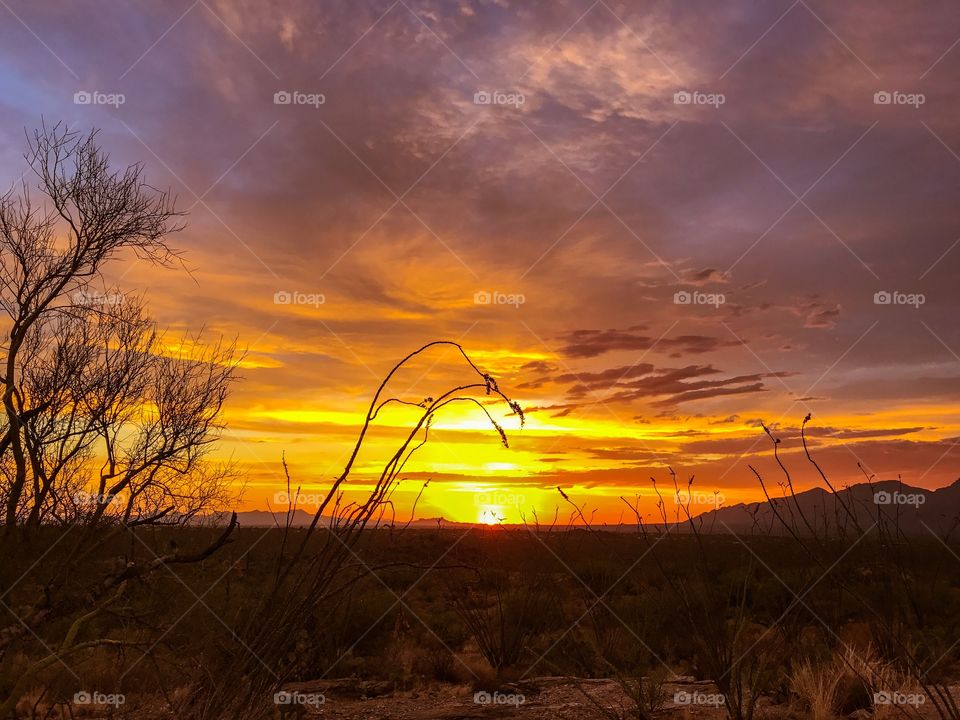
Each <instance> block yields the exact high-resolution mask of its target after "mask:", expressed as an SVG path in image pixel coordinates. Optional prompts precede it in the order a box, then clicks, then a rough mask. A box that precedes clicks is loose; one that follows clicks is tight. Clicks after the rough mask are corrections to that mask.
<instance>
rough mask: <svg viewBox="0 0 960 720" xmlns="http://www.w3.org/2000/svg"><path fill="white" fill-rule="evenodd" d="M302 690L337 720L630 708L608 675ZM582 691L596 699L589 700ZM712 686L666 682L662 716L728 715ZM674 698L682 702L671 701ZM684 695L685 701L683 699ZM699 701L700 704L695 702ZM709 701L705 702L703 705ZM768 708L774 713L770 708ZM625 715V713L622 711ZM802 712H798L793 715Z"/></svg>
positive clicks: (569, 718) (592, 713)
mask: <svg viewBox="0 0 960 720" xmlns="http://www.w3.org/2000/svg"><path fill="white" fill-rule="evenodd" d="M296 689H297V691H299V692H303V693H314V694H322V695H323V698H324V702H323V703H322V704H315V705H314V706H312V707H310V708H309V711H308V712H307V713H306V715H305V716H304V717H323V718H337V719H338V720H382V719H386V718H390V719H391V720H393V719H395V720H455V719H458V718H525V719H527V720H547V719H548V718H549V719H550V720H554V719H556V720H580V719H582V718H603V717H604V714H603V713H602V712H601V710H600V709H599V708H598V707H597V705H596V704H594V702H595V703H597V704H599V705H601V706H603V707H604V708H608V709H610V710H614V711H620V712H623V711H625V710H626V708H628V707H629V704H628V702H627V700H626V698H625V697H624V695H623V692H622V691H621V689H620V687H619V686H618V685H617V684H616V682H614V681H612V680H578V681H572V680H570V679H569V678H535V679H532V680H528V681H525V682H522V683H518V684H516V685H509V686H505V687H503V688H501V690H500V691H499V693H498V694H497V696H496V697H493V696H492V695H489V696H488V695H482V694H481V695H478V696H477V698H476V701H475V698H474V692H473V691H472V690H471V688H470V687H468V686H465V685H462V686H453V685H447V686H438V687H436V688H434V689H430V690H421V691H414V692H399V693H391V694H389V695H387V694H384V695H380V694H379V693H380V692H385V691H386V688H385V687H384V686H383V685H382V684H378V683H360V684H358V683H351V681H349V680H334V681H329V682H321V683H306V684H302V685H298V686H296ZM584 693H588V694H589V695H590V696H591V697H592V698H593V700H594V702H591V701H590V700H589V699H588V698H587V697H585V695H584ZM715 693H716V690H715V688H714V687H713V686H712V685H710V684H708V683H697V682H692V681H690V682H677V683H667V684H666V685H665V686H664V696H665V697H666V702H665V703H664V705H663V710H662V712H661V713H660V715H661V716H662V717H663V718H678V719H680V718H683V719H687V720H694V719H696V718H703V719H704V720H706V719H710V720H712V719H713V718H722V717H726V713H725V712H724V710H723V708H722V707H717V706H716V705H715V704H714V705H713V706H710V705H709V703H710V702H714V703H715ZM675 698H676V699H677V700H679V701H680V702H675V701H674V700H675ZM684 700H687V701H688V702H684ZM697 703H699V704H697ZM704 703H707V704H704ZM771 711H772V712H771ZM623 716H624V717H629V715H627V714H626V713H624V715H623ZM766 716H767V717H775V718H787V717H791V715H790V714H789V713H788V712H784V711H783V710H780V709H779V708H768V712H767V713H766ZM793 717H800V716H793Z"/></svg>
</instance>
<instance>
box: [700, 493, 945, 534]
mask: <svg viewBox="0 0 960 720" xmlns="http://www.w3.org/2000/svg"><path fill="white" fill-rule="evenodd" d="M778 514H779V518H778V517H777V515H778ZM694 522H695V523H696V524H697V526H698V528H702V529H703V530H705V531H707V532H730V531H732V532H736V533H741V532H750V531H751V530H760V531H764V532H772V533H775V534H780V533H785V532H787V531H786V529H785V528H784V524H787V525H789V526H790V527H791V528H793V530H794V531H795V532H797V533H800V534H810V530H811V528H814V529H815V530H816V531H817V532H823V531H824V530H825V529H826V530H831V531H835V530H836V529H837V527H838V526H841V527H842V526H844V525H845V526H846V527H847V528H848V529H849V530H851V531H855V530H856V527H857V526H859V527H860V529H862V530H867V529H868V528H869V527H871V526H872V525H873V524H874V523H879V522H884V523H888V524H897V525H899V528H900V530H902V531H903V532H904V533H909V534H916V533H921V532H928V531H931V530H932V531H935V532H945V531H947V530H949V529H950V528H952V527H953V526H954V525H956V524H957V523H958V522H960V480H957V481H956V482H954V483H953V484H952V485H948V486H947V487H943V488H939V489H937V490H925V489H923V488H917V487H911V486H909V485H905V484H903V483H901V482H900V481H899V480H884V481H879V482H873V483H860V484H857V485H851V486H850V487H846V488H842V489H839V488H838V491H837V493H836V495H834V494H833V493H832V492H830V491H829V490H827V489H825V488H820V487H817V488H813V489H811V490H805V491H803V492H798V493H797V494H796V496H794V497H790V496H789V495H788V496H787V497H777V498H771V501H770V502H766V501H763V502H755V503H740V504H738V505H731V506H730V507H720V508H718V509H716V510H711V511H709V512H706V513H703V514H701V515H699V516H697V517H695V518H694ZM682 524H683V523H681V525H682ZM808 525H809V527H808Z"/></svg>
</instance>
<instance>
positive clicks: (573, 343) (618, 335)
mask: <svg viewBox="0 0 960 720" xmlns="http://www.w3.org/2000/svg"><path fill="white" fill-rule="evenodd" d="M642 329H643V328H637V329H634V328H628V329H627V330H573V331H571V332H569V333H567V334H565V335H564V336H563V337H562V338H561V339H562V341H563V343H564V345H563V347H562V348H561V352H563V354H564V355H567V356H568V357H572V358H593V357H597V356H598V355H603V354H605V353H608V352H616V351H647V350H651V349H652V348H654V347H657V348H661V349H662V350H663V351H665V352H669V353H670V355H671V357H681V356H682V355H702V354H704V353H708V352H711V351H713V350H717V349H719V348H724V347H733V346H736V345H739V344H740V342H739V341H737V340H729V339H721V338H717V337H713V336H710V335H677V336H674V337H668V338H656V337H652V336H650V335H645V334H641V333H640V332H638V331H639V330H642Z"/></svg>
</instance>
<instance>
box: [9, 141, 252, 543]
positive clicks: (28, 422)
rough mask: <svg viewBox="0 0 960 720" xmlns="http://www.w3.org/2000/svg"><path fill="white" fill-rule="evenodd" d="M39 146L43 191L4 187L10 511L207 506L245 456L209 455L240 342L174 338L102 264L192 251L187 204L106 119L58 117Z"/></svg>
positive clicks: (102, 514)
mask: <svg viewBox="0 0 960 720" xmlns="http://www.w3.org/2000/svg"><path fill="white" fill-rule="evenodd" d="M28 146H29V147H28V151H27V153H26V160H27V162H28V164H29V166H30V168H31V170H32V171H33V174H34V176H35V177H36V179H37V180H38V183H37V189H38V191H39V193H40V194H41V195H42V196H43V202H42V203H40V204H39V205H38V204H35V203H34V200H33V195H34V194H35V193H34V192H32V191H31V189H30V187H29V184H27V183H24V185H23V187H22V189H20V191H19V192H15V191H14V190H11V191H10V192H9V193H8V194H7V195H5V196H3V197H2V198H0V309H2V311H3V313H4V314H5V315H6V316H7V323H6V324H7V338H6V343H5V347H4V348H3V349H4V351H5V353H6V355H5V357H3V358H2V366H0V384H2V387H3V414H4V421H5V422H4V425H5V427H3V429H2V436H0V478H2V481H3V482H2V488H0V497H2V499H3V505H4V523H5V525H6V526H7V527H8V528H9V527H12V526H14V525H18V524H26V525H38V524H40V523H41V522H44V521H51V520H55V521H60V522H76V521H84V522H88V523H97V522H100V521H101V520H103V519H104V518H110V517H112V518H117V519H120V520H123V521H124V522H126V523H148V522H156V521H161V520H164V519H167V520H170V519H174V518H179V519H182V518H184V517H188V516H191V515H193V514H195V513H196V512H198V511H199V510H200V509H201V508H202V507H206V506H208V505H209V504H210V503H211V501H212V500H214V499H223V497H224V489H225V483H224V480H225V479H226V478H228V477H229V468H224V467H219V468H216V467H209V466H206V465H205V464H204V462H203V458H204V455H205V452H206V450H207V449H208V447H209V446H210V444H211V443H212V442H213V441H214V440H215V439H216V437H217V431H218V430H219V425H218V421H217V418H218V416H219V413H220V410H221V408H222V406H223V402H224V400H225V398H226V396H227V392H228V389H229V385H230V382H231V380H232V379H233V376H234V373H235V369H236V359H235V358H236V352H235V348H234V347H233V346H232V345H222V344H221V345H216V346H214V347H204V346H203V345H202V344H201V343H200V342H199V341H198V339H197V338H192V337H185V338H182V339H180V340H179V341H178V342H176V343H169V342H167V340H166V339H165V338H164V337H162V336H161V335H160V334H159V333H158V332H157V330H156V329H155V328H154V326H153V323H152V322H151V320H150V319H149V317H148V316H147V315H146V313H145V311H144V307H143V303H142V301H141V300H140V299H139V298H136V297H134V296H130V295H126V294H123V293H121V292H120V291H119V290H115V289H108V288H106V287H105V285H104V282H103V276H102V272H103V269H104V266H105V265H106V264H107V263H108V262H109V261H111V260H113V259H115V258H116V257H118V255H120V253H122V252H132V253H134V254H135V255H136V256H137V257H139V258H141V259H144V260H147V261H149V262H153V263H158V264H162V265H166V264H170V263H171V262H173V261H174V260H176V259H177V258H178V257H179V256H178V253H177V252H176V251H175V250H173V249H172V248H171V247H170V246H169V244H168V242H167V236H168V235H169V234H170V233H172V232H175V231H177V230H179V229H180V227H181V226H180V225H179V223H178V219H179V217H180V214H179V213H178V212H177V211H176V209H175V207H174V202H173V199H172V198H171V196H170V195H169V193H167V192H159V191H157V190H155V189H153V188H152V187H151V186H150V185H148V184H147V182H146V180H145V179H144V176H143V169H142V167H141V166H140V165H131V166H129V167H127V168H125V169H123V170H120V171H116V170H114V169H112V168H111V164H110V162H109V158H108V156H107V155H106V154H105V153H104V152H103V151H102V150H101V149H100V147H99V146H98V144H97V134H96V132H95V131H94V132H91V133H90V134H88V135H85V136H80V135H78V134H76V133H74V132H71V131H68V130H66V129H64V128H63V127H62V126H60V125H57V126H54V127H53V128H47V127H43V128H42V129H40V130H38V131H36V132H35V133H34V134H33V135H32V137H30V138H29V139H28ZM170 346H173V347H174V348H175V350H174V351H171V350H170V349H169V347H170ZM101 461H102V465H101V466H100V468H99V471H96V470H95V469H94V463H95V462H101ZM187 478H190V481H189V482H187V480H186V479H187ZM191 483H192V484H193V485H195V486H194V487H191V486H190V485H191ZM191 500H193V501H192V502H191Z"/></svg>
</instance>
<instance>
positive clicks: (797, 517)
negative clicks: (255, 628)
mask: <svg viewBox="0 0 960 720" xmlns="http://www.w3.org/2000/svg"><path fill="white" fill-rule="evenodd" d="M691 513H693V514H694V520H693V521H694V523H695V524H696V527H697V528H698V529H700V530H701V531H703V532H714V533H725V532H735V533H738V534H739V533H749V532H751V531H754V532H756V531H759V532H765V533H773V534H783V533H785V532H787V531H786V530H785V529H784V523H786V524H788V525H790V526H791V527H792V528H793V530H794V531H795V532H797V533H800V534H809V533H810V529H811V528H814V529H816V531H817V532H823V531H824V530H830V531H836V529H837V527H838V526H843V525H846V527H847V528H848V529H849V530H850V531H855V529H856V527H857V526H859V527H860V528H861V529H862V530H866V529H867V528H869V527H871V526H872V525H873V524H874V523H877V522H880V521H882V522H885V523H889V524H893V523H896V524H898V525H899V527H900V530H901V531H903V532H904V533H909V534H916V533H921V532H927V531H930V530H932V531H935V532H938V533H942V532H946V531H947V530H949V529H951V528H952V527H953V526H954V525H957V524H960V480H957V481H956V482H954V483H953V484H952V485H948V486H947V487H943V488H939V489H937V490H925V489H923V488H917V487H911V486H909V485H905V484H903V483H901V482H900V481H898V480H884V481H879V482H874V483H860V484H857V485H851V486H849V487H846V488H842V489H839V490H838V492H837V494H836V496H835V495H834V494H833V493H832V492H830V491H829V490H827V489H825V488H820V487H817V488H813V489H811V490H804V491H803V492H798V493H797V494H796V496H795V497H790V496H787V497H775V498H771V501H770V502H767V501H761V502H754V503H739V504H737V505H731V506H729V507H720V508H718V509H716V510H710V511H707V512H704V513H701V514H699V515H696V514H695V513H696V508H694V507H691ZM778 515H779V518H778ZM675 517H676V516H675V514H674V512H673V508H670V509H669V510H668V513H667V519H668V521H669V520H673V519H674V518H675ZM680 517H681V522H680V523H668V524H669V525H676V529H677V530H678V531H679V532H687V531H689V529H690V528H689V523H688V522H687V521H686V520H685V519H684V517H685V516H684V515H683V513H682V511H681V515H680ZM228 519H229V513H220V514H218V515H215V516H208V517H206V518H205V520H207V521H213V522H214V523H215V524H223V523H225V522H226V521H227V520H228ZM237 519H238V521H239V522H240V525H241V527H277V526H280V527H283V526H284V524H285V522H286V513H285V512H271V511H269V510H245V511H242V512H238V513H237ZM312 520H313V513H309V512H307V511H305V510H303V509H297V510H295V511H294V514H293V518H292V521H291V526H292V527H297V528H302V527H307V526H309V525H310V523H311V522H312ZM328 522H329V518H326V517H325V518H323V519H322V520H321V525H326V524H327V523H328ZM396 526H397V527H398V528H399V527H404V526H407V522H406V521H398V522H397V525H396ZM473 526H476V527H481V526H480V525H475V524H473V523H458V522H453V521H450V520H446V519H444V518H418V519H416V520H414V521H412V522H410V523H409V527H410V528H411V529H419V530H424V529H426V530H435V529H437V528H438V527H442V528H469V527H473ZM514 527H515V526H514ZM558 527H559V526H558ZM594 527H595V529H597V530H606V531H613V532H635V531H636V530H637V525H636V524H635V523H627V522H623V523H620V524H617V525H603V524H597V525H595V526H594ZM647 527H648V528H660V529H663V528H664V525H663V523H655V524H654V523H648V524H647Z"/></svg>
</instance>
